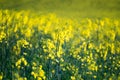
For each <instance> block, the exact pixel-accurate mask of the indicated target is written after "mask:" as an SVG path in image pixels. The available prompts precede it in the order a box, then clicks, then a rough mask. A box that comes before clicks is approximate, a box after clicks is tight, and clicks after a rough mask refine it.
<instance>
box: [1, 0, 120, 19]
mask: <svg viewBox="0 0 120 80" xmlns="http://www.w3.org/2000/svg"><path fill="white" fill-rule="evenodd" d="M0 8H1V9H14V10H31V11H35V12H37V13H48V12H49V13H56V14H57V15H59V16H63V17H69V18H73V17H76V18H84V17H88V18H96V17H98V18H101V17H110V18H120V15H119V14H120V0H20V1H17V0H10V1H8V0H0Z"/></svg>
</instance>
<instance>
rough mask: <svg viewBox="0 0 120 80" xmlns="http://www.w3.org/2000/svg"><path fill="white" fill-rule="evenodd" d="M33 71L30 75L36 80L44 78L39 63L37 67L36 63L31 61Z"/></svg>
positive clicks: (44, 79)
mask: <svg viewBox="0 0 120 80" xmlns="http://www.w3.org/2000/svg"><path fill="white" fill-rule="evenodd" d="M32 69H33V71H32V72H31V75H32V76H33V77H34V78H35V79H37V80H46V77H45V72H44V70H42V65H40V66H39V67H36V63H35V62H34V63H33V67H32Z"/></svg>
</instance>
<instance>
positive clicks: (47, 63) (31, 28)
mask: <svg viewBox="0 0 120 80" xmlns="http://www.w3.org/2000/svg"><path fill="white" fill-rule="evenodd" d="M0 57H1V58H0V80H120V20H119V19H110V18H101V19H89V18H85V19H81V20H71V19H65V18H61V17H57V16H56V15H55V14H46V15H39V16H36V15H34V14H32V13H30V12H26V11H12V10H0Z"/></svg>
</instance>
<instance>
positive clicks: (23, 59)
mask: <svg viewBox="0 0 120 80" xmlns="http://www.w3.org/2000/svg"><path fill="white" fill-rule="evenodd" d="M21 63H23V64H24V66H27V64H28V63H27V61H26V59H25V58H24V57H22V58H20V59H19V60H18V61H17V62H16V63H15V66H17V68H18V69H20V67H21Z"/></svg>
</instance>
